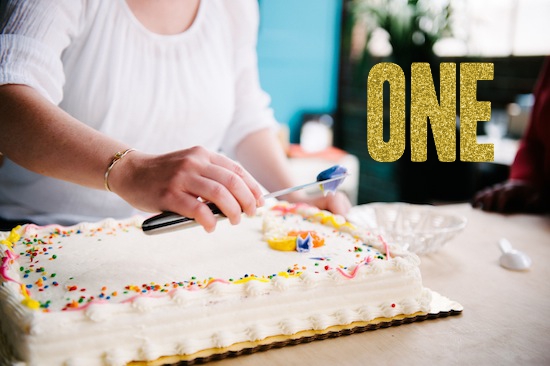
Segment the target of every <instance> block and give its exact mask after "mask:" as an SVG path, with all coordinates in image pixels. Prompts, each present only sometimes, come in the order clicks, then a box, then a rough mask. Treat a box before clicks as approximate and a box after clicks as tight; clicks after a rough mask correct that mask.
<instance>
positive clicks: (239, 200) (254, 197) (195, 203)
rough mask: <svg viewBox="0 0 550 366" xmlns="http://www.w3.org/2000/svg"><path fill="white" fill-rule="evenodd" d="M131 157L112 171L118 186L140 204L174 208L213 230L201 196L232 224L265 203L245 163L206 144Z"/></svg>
mask: <svg viewBox="0 0 550 366" xmlns="http://www.w3.org/2000/svg"><path fill="white" fill-rule="evenodd" d="M128 157H129V159H127V161H126V162H125V164H119V166H117V168H123V169H118V170H115V171H113V172H112V173H114V174H113V176H112V178H113V186H114V187H115V188H117V189H115V190H114V191H115V192H116V193H118V194H119V195H120V196H121V197H122V198H124V199H125V200H126V201H128V202H129V203H130V204H132V205H133V206H135V207H137V208H139V209H141V210H145V211H172V212H175V213H178V214H180V215H184V216H187V217H190V218H193V219H195V220H196V221H197V222H198V223H199V224H201V225H202V226H204V228H205V229H206V230H207V231H211V230H213V229H214V227H215V223H216V219H215V217H214V216H213V214H212V212H211V211H210V209H209V208H208V207H207V206H206V204H205V203H204V202H202V201H211V202H213V203H214V204H216V205H217V206H218V207H219V208H220V210H221V211H222V213H223V214H224V215H226V216H227V217H228V218H229V220H230V222H231V223H232V224H237V223H239V222H240V219H241V215H242V212H244V213H246V214H247V215H253V214H254V213H255V211H256V207H257V206H260V205H262V204H263V197H262V192H261V188H260V186H259V184H258V183H257V182H256V181H255V180H254V178H252V176H251V175H250V174H249V173H248V172H247V171H246V170H245V169H244V168H242V167H241V166H240V165H239V164H237V163H236V162H234V161H232V160H231V159H229V158H227V157H225V156H222V155H220V154H216V153H213V152H210V151H208V150H206V149H204V148H202V147H193V148H190V149H185V150H181V151H176V152H173V153H169V154H165V155H157V156H153V155H146V154H142V153H136V154H134V156H132V157H130V156H128ZM123 170H126V171H123ZM199 198H201V199H202V200H199Z"/></svg>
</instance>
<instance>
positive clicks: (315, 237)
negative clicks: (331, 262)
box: [288, 231, 325, 248]
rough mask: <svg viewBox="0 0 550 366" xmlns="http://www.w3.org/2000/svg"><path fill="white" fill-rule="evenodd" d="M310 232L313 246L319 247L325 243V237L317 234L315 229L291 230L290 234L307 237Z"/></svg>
mask: <svg viewBox="0 0 550 366" xmlns="http://www.w3.org/2000/svg"><path fill="white" fill-rule="evenodd" d="M308 234H309V235H310V236H311V239H312V240H313V247H314V248H319V247H322V246H323V245H325V238H322V237H320V236H319V235H317V233H316V232H315V231H289V232H288V236H294V237H296V236H300V238H302V239H305V238H307V236H308Z"/></svg>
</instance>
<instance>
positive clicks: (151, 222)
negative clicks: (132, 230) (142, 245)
mask: <svg viewBox="0 0 550 366" xmlns="http://www.w3.org/2000/svg"><path fill="white" fill-rule="evenodd" d="M348 175H349V174H348V173H344V174H341V175H338V176H336V177H331V178H328V179H323V180H318V181H315V182H311V183H306V184H301V185H298V186H294V187H290V188H285V189H281V190H280V191H275V192H271V193H268V194H266V195H264V199H268V198H274V197H279V196H282V195H285V194H288V193H291V192H295V191H299V190H301V189H305V188H309V187H312V186H315V185H320V186H321V187H322V186H323V185H324V184H326V183H329V182H334V181H337V180H339V179H341V180H344V178H345V177H346V176H348ZM206 205H207V206H208V207H209V208H210V210H211V211H212V213H213V214H214V215H216V216H219V217H225V216H224V215H223V213H222V211H221V210H220V209H219V208H218V206H216V205H215V204H214V203H213V202H207V203H206ZM197 225H198V224H197V222H196V221H195V220H194V219H192V218H190V217H185V216H181V215H179V214H177V213H174V212H169V211H167V212H163V213H160V214H158V215H155V216H153V217H150V218H148V219H146V220H145V221H144V222H143V224H142V225H141V229H142V230H143V232H144V233H146V234H156V233H161V232H166V231H172V230H175V229H179V228H183V227H192V226H197Z"/></svg>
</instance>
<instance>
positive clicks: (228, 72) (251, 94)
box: [0, 0, 277, 224]
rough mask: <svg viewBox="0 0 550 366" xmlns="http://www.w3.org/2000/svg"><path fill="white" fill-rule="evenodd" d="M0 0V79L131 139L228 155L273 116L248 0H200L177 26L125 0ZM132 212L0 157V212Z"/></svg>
mask: <svg viewBox="0 0 550 366" xmlns="http://www.w3.org/2000/svg"><path fill="white" fill-rule="evenodd" d="M4 4H5V8H4V9H2V10H3V11H4V12H5V14H7V16H5V17H4V18H3V19H4V21H3V23H0V85H2V84H26V85H29V86H31V87H33V88H35V89H36V90H38V91H39V92H40V93H41V94H42V95H44V96H45V97H46V98H48V99H49V100H50V101H51V102H52V103H54V104H57V105H59V106H60V107H61V108H62V109H64V110H65V111H67V112H68V113H69V114H71V115H72V116H74V117H75V118H77V119H79V120H80V121H82V122H84V123H86V124H88V125H89V126H91V127H93V128H95V129H97V130H99V131H101V132H103V133H105V134H107V135H109V136H111V137H113V138H115V139H118V140H120V141H123V142H125V143H126V144H128V145H130V146H132V147H134V148H136V149H138V150H141V151H143V152H147V153H165V152H169V151H174V150H179V149H184V148H188V147H191V146H195V145H202V146H204V147H206V148H208V149H210V150H213V151H221V152H223V153H225V154H227V155H229V156H230V157H234V149H235V147H236V145H237V144H238V143H239V142H240V141H241V139H242V138H243V137H245V136H246V135H247V134H249V133H251V132H254V131H257V130H259V129H263V128H267V127H276V125H277V122H276V121H275V119H274V117H273V113H272V111H271V109H270V108H269V103H270V100H269V97H268V95H267V94H266V93H264V92H263V91H262V90H261V88H260V84H259V78H258V70H257V57H256V39H257V28H258V21H259V16H258V5H257V1H256V0H231V1H227V0H202V1H201V2H200V7H199V10H198V13H197V16H196V18H195V20H194V22H193V24H192V25H191V27H190V28H189V29H188V30H187V31H185V32H183V33H180V34H176V35H159V34H156V33H153V32H151V31H149V30H148V29H147V28H145V27H144V26H143V25H142V24H141V23H140V22H139V21H138V20H137V18H136V17H135V16H134V14H133V13H132V11H131V10H130V8H129V7H128V5H127V4H126V2H125V0H108V1H105V0H88V1H85V0H81V1H78V0H63V1H49V0H48V1H43V0H42V1H41V0H27V1H5V2H4ZM0 21H1V20H0ZM21 143H22V144H24V143H25V131H21ZM82 143H83V144H85V143H87V142H86V141H82ZM51 148H52V149H55V148H56V146H55V144H53V145H52V146H51ZM47 153H48V152H47V151H44V154H47ZM135 213H136V211H134V209H133V208H132V207H130V206H129V205H128V204H127V203H126V202H125V201H123V200H122V199H120V198H119V197H118V196H116V195H115V194H113V193H109V192H105V191H100V190H93V189H89V188H86V187H81V186H78V185H76V184H73V183H69V182H64V181H60V180H56V179H52V178H48V177H44V176H41V175H38V174H35V173H32V172H30V171H28V170H26V169H24V168H23V167H21V166H19V165H17V164H15V163H14V162H12V161H10V160H9V159H5V161H4V164H3V166H1V167H0V217H3V218H5V219H21V218H24V219H29V220H32V221H34V222H37V223H39V224H47V223H54V222H55V223H60V224H72V223H76V222H80V221H96V220H99V219H102V218H106V217H114V218H124V217H128V216H131V215H134V214H135Z"/></svg>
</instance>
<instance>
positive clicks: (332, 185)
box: [317, 165, 348, 195]
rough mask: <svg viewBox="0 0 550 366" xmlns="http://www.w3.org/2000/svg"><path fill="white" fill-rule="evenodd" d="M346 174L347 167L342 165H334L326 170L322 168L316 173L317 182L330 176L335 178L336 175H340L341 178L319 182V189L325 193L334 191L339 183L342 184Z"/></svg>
mask: <svg viewBox="0 0 550 366" xmlns="http://www.w3.org/2000/svg"><path fill="white" fill-rule="evenodd" d="M347 174H348V170H347V168H346V167H344V166H342V165H335V166H332V167H330V168H328V169H326V170H323V171H322V172H321V173H319V174H318V175H317V181H318V182H320V181H323V180H327V179H331V178H336V177H342V178H341V179H336V180H333V181H331V182H327V183H321V184H320V186H321V191H323V193H324V194H325V195H326V194H328V193H334V192H336V190H337V189H338V187H339V186H340V184H342V182H343V181H344V179H346V176H347Z"/></svg>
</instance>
